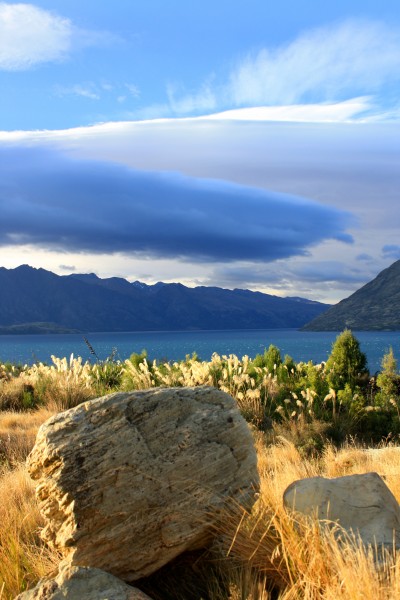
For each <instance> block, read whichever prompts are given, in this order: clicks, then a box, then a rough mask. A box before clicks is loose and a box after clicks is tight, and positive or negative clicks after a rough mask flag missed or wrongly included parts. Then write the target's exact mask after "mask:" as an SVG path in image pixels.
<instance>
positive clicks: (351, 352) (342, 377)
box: [326, 329, 368, 391]
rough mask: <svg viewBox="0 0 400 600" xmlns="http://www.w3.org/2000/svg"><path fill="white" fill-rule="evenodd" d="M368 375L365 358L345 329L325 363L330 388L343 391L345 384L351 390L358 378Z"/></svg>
mask: <svg viewBox="0 0 400 600" xmlns="http://www.w3.org/2000/svg"><path fill="white" fill-rule="evenodd" d="M366 373H368V369H367V357H366V355H365V354H364V352H361V349H360V344H359V342H358V340H357V339H356V338H355V337H354V335H353V334H352V332H351V331H350V329H345V330H344V331H343V332H342V333H341V334H340V335H338V337H337V338H336V340H335V342H334V343H333V345H332V352H331V354H330V356H329V358H328V360H327V363H326V378H327V381H328V383H329V385H330V387H331V388H333V389H334V390H336V391H338V390H343V389H345V387H346V384H348V386H349V387H350V389H351V390H354V388H355V387H356V385H357V382H358V381H359V379H360V377H361V376H362V375H365V374H366Z"/></svg>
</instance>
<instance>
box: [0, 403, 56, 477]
mask: <svg viewBox="0 0 400 600" xmlns="http://www.w3.org/2000/svg"><path fill="white" fill-rule="evenodd" d="M52 414H54V411H51V410H49V409H48V408H41V409H40V410H37V411H29V412H24V413H18V412H12V411H5V412H0V464H3V465H4V464H5V465H7V466H9V467H13V466H15V465H18V464H19V463H21V462H23V461H24V460H25V459H26V457H27V456H28V454H29V452H30V451H31V449H32V447H33V444H34V442H35V438H36V434H37V430H38V429H39V427H40V425H41V424H42V423H44V422H45V421H47V419H49V418H50V417H51V416H52Z"/></svg>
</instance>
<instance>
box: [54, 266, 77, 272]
mask: <svg viewBox="0 0 400 600" xmlns="http://www.w3.org/2000/svg"><path fill="white" fill-rule="evenodd" d="M58 268H59V269H61V271H76V267H74V266H73V265H58Z"/></svg>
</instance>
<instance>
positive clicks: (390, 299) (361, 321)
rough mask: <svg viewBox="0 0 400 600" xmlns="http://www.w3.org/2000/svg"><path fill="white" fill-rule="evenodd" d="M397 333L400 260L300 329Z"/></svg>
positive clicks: (399, 310)
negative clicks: (346, 329) (386, 331)
mask: <svg viewBox="0 0 400 600" xmlns="http://www.w3.org/2000/svg"><path fill="white" fill-rule="evenodd" d="M346 327H347V328H348V329H353V330H356V331H357V330H358V331H362V330H365V331H373V330H377V331H378V330H388V331H396V330H400V260H398V261H396V262H395V263H393V264H392V265H391V266H390V267H388V268H387V269H385V270H384V271H381V273H379V275H378V276H377V277H376V278H375V279H373V280H372V281H370V282H369V283H367V284H366V285H364V286H363V287H362V288H360V289H359V290H357V291H356V292H354V294H352V295H351V296H349V297H348V298H346V299H345V300H342V301H341V302H339V303H338V304H335V306H332V307H331V308H330V309H329V310H327V311H326V312H325V313H323V314H321V315H319V316H318V317H316V318H315V319H313V320H312V321H311V322H310V323H308V324H307V325H305V326H304V327H303V330H305V331H341V330H343V329H345V328H346Z"/></svg>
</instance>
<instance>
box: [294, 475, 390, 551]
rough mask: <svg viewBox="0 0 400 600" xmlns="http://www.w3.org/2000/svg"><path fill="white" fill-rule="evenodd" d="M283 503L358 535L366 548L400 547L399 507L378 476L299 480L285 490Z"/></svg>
mask: <svg viewBox="0 0 400 600" xmlns="http://www.w3.org/2000/svg"><path fill="white" fill-rule="evenodd" d="M283 500H284V504H285V506H286V507H287V508H289V509H292V510H295V511H298V512H301V513H303V514H305V515H310V516H311V515H314V514H316V515H317V517H318V519H320V520H325V519H327V520H329V521H336V522H338V523H339V524H340V525H341V527H343V528H344V529H346V530H347V531H349V532H350V531H353V532H354V533H357V532H358V533H359V534H360V537H361V539H362V540H363V543H364V544H366V545H368V544H372V545H375V543H376V544H377V545H378V546H380V545H382V544H384V545H385V546H388V547H391V548H393V543H394V544H395V545H396V546H398V547H400V508H399V504H398V503H397V501H396V498H395V497H394V496H393V494H392V492H391V491H390V490H389V488H388V487H387V485H386V484H385V482H384V481H383V480H382V479H381V477H380V476H379V475H378V474H377V473H365V474H362V475H346V476H345V477H337V478H335V479H325V478H324V477H311V478H310V479H301V480H300V481H295V482H293V483H292V484H291V485H290V486H289V487H288V488H287V489H286V491H285V492H284V495H283Z"/></svg>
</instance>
